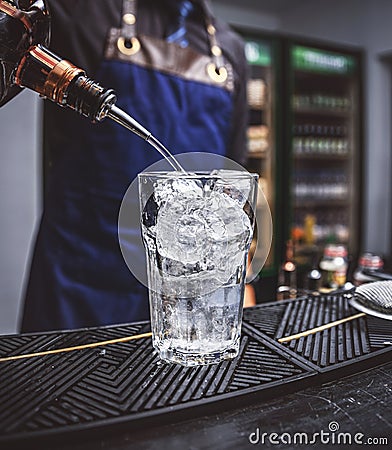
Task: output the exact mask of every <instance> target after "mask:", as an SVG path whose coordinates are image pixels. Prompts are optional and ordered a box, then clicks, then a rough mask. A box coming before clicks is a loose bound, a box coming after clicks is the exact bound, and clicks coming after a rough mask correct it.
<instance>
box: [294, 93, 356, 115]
mask: <svg viewBox="0 0 392 450" xmlns="http://www.w3.org/2000/svg"><path fill="white" fill-rule="evenodd" d="M292 105H293V108H299V109H301V108H315V109H331V110H334V111H347V110H349V109H350V106H351V101H350V98H349V97H348V96H346V95H332V94H325V93H311V94H294V95H293V98H292Z"/></svg>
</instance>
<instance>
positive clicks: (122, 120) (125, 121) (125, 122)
mask: <svg viewBox="0 0 392 450" xmlns="http://www.w3.org/2000/svg"><path fill="white" fill-rule="evenodd" d="M107 117H109V118H110V119H112V120H114V121H115V122H117V123H118V124H120V125H122V126H123V127H125V128H127V129H128V130H130V131H132V132H133V133H135V134H137V135H138V136H139V137H141V138H142V139H144V140H145V141H146V142H148V143H149V144H150V145H152V146H153V147H154V148H155V149H156V150H158V152H159V153H160V154H161V155H162V156H163V157H164V158H165V159H166V161H167V162H168V163H169V164H170V165H171V167H172V168H173V169H174V170H175V171H177V172H183V173H186V171H185V170H184V168H183V167H182V166H181V165H180V163H179V162H178V161H177V160H176V159H175V158H174V156H173V155H172V154H171V153H170V152H169V150H168V149H167V148H166V147H165V146H164V145H163V144H162V143H161V142H160V141H158V139H156V138H155V137H154V136H153V135H152V134H151V133H150V132H149V131H148V130H146V129H145V128H144V127H143V126H142V125H140V124H139V123H138V122H137V121H136V120H135V119H133V118H132V117H131V116H129V115H128V114H127V113H125V112H124V111H123V110H122V109H120V108H118V107H117V106H115V105H112V106H111V107H110V109H109V111H108V112H107Z"/></svg>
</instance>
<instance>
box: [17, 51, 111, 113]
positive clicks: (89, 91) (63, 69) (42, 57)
mask: <svg viewBox="0 0 392 450" xmlns="http://www.w3.org/2000/svg"><path fill="white" fill-rule="evenodd" d="M15 84H16V85H17V86H20V87H26V88H29V89H31V90H33V91H35V92H38V93H39V94H40V95H41V96H43V97H45V98H48V99H49V100H51V101H53V102H55V103H57V104H58V105H60V106H63V107H69V108H71V109H73V110H75V111H77V112H78V113H79V114H81V115H83V116H86V117H88V118H89V119H90V120H92V121H101V120H102V119H103V118H104V117H106V115H107V113H108V111H109V110H110V108H111V106H112V105H113V104H114V103H115V101H116V96H115V94H114V92H113V91H112V90H110V89H105V88H103V87H102V86H100V85H99V84H98V83H96V82H95V81H93V80H91V79H89V78H87V77H86V74H85V72H84V71H83V70H82V69H79V68H78V67H76V66H74V65H73V64H71V63H70V62H68V61H66V60H64V59H61V58H59V57H58V56H57V55H55V54H54V53H52V52H50V51H49V50H48V49H46V48H45V47H43V46H41V45H35V46H33V47H31V48H30V49H29V51H28V52H26V53H25V55H24V56H23V58H22V59H21V61H20V63H19V65H18V67H17V70H16V74H15Z"/></svg>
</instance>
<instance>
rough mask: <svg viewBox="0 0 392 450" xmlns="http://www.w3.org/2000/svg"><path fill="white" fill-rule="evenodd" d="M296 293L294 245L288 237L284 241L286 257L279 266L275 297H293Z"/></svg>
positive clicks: (282, 298)
mask: <svg viewBox="0 0 392 450" xmlns="http://www.w3.org/2000/svg"><path fill="white" fill-rule="evenodd" d="M296 295H297V265H296V264H295V262H294V245H293V241H292V240H291V239H290V240H288V241H287V243H286V259H285V261H284V263H283V264H282V265H281V267H280V271H279V279H278V291H277V299H278V300H284V299H286V298H295V296H296Z"/></svg>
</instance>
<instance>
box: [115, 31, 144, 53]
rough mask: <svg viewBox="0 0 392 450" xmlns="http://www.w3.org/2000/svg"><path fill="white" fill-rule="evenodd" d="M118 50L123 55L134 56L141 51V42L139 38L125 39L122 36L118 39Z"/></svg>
mask: <svg viewBox="0 0 392 450" xmlns="http://www.w3.org/2000/svg"><path fill="white" fill-rule="evenodd" d="M117 48H118V49H119V50H120V52H121V53H122V54H123V55H126V56H132V55H134V54H135V53H137V52H138V51H139V50H140V42H139V39H138V38H137V37H131V38H125V37H124V36H120V37H119V38H118V39H117Z"/></svg>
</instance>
